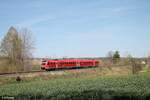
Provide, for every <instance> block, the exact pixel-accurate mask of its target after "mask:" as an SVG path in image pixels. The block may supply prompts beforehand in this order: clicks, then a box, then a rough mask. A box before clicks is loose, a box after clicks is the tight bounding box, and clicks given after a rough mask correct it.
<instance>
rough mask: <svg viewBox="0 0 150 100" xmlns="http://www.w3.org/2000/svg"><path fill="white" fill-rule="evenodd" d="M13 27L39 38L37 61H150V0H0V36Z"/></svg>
mask: <svg viewBox="0 0 150 100" xmlns="http://www.w3.org/2000/svg"><path fill="white" fill-rule="evenodd" d="M10 26H15V27H26V28H28V29H30V30H31V31H32V32H33V33H34V36H35V38H36V39H35V40H36V42H35V44H36V45H35V47H36V49H35V50H34V56H35V57H64V56H67V57H99V56H106V54H107V52H108V51H111V50H119V51H120V53H121V55H123V56H124V55H126V54H127V53H130V54H132V55H133V56H137V57H143V56H147V55H148V52H149V51H150V0H0V37H1V38H2V37H3V36H4V34H5V33H6V32H7V31H8V29H9V27H10Z"/></svg>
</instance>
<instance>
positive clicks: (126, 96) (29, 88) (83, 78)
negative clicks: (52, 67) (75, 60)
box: [0, 69, 150, 100]
mask: <svg viewBox="0 0 150 100" xmlns="http://www.w3.org/2000/svg"><path fill="white" fill-rule="evenodd" d="M94 70H95V69H94ZM86 72H87V71H86ZM99 72H100V71H97V72H96V73H97V74H89V75H87V74H83V72H82V74H81V73H80V74H79V73H78V74H76V75H75V74H74V73H70V72H68V74H65V75H61V76H58V77H55V78H54V77H53V78H50V77H47V78H46V77H45V78H46V79H44V78H39V77H38V78H37V79H36V80H30V81H22V82H19V83H18V82H12V83H11V84H10V83H9V84H3V85H0V96H2V97H4V96H10V97H14V99H18V100H20V99H25V100H26V99H27V100H29V99H30V100H44V99H45V100H47V99H52V100H66V99H69V100H70V99H71V100H79V99H81V100H83V99H84V100H96V99H98V100H150V77H149V76H150V72H149V71H146V72H143V73H139V74H137V75H132V74H128V75H107V76H102V75H100V74H98V73H99Z"/></svg>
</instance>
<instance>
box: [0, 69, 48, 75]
mask: <svg viewBox="0 0 150 100" xmlns="http://www.w3.org/2000/svg"><path fill="white" fill-rule="evenodd" d="M38 72H45V71H42V70H35V71H24V72H11V73H0V76H10V75H16V74H28V73H38Z"/></svg>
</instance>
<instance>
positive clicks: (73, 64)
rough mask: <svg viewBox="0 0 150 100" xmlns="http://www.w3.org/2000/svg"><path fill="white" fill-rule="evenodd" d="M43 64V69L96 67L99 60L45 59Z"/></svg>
mask: <svg viewBox="0 0 150 100" xmlns="http://www.w3.org/2000/svg"><path fill="white" fill-rule="evenodd" d="M41 65H42V66H41V69H45V70H51V69H61V68H78V67H96V66H98V65H99V61H98V60H79V59H65V60H43V61H42V64H41Z"/></svg>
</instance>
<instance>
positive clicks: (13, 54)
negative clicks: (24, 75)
mask: <svg viewBox="0 0 150 100" xmlns="http://www.w3.org/2000/svg"><path fill="white" fill-rule="evenodd" d="M32 49H33V43H32V38H31V32H30V31H28V30H27V29H21V30H20V31H17V29H15V28H14V27H10V29H9V30H8V32H7V34H6V35H5V36H4V38H3V40H2V42H1V45H0V54H1V56H3V57H6V58H8V61H9V63H10V64H11V69H15V70H24V66H25V65H26V64H27V62H26V61H27V59H29V58H30V57H31V54H32V52H31V51H32Z"/></svg>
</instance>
